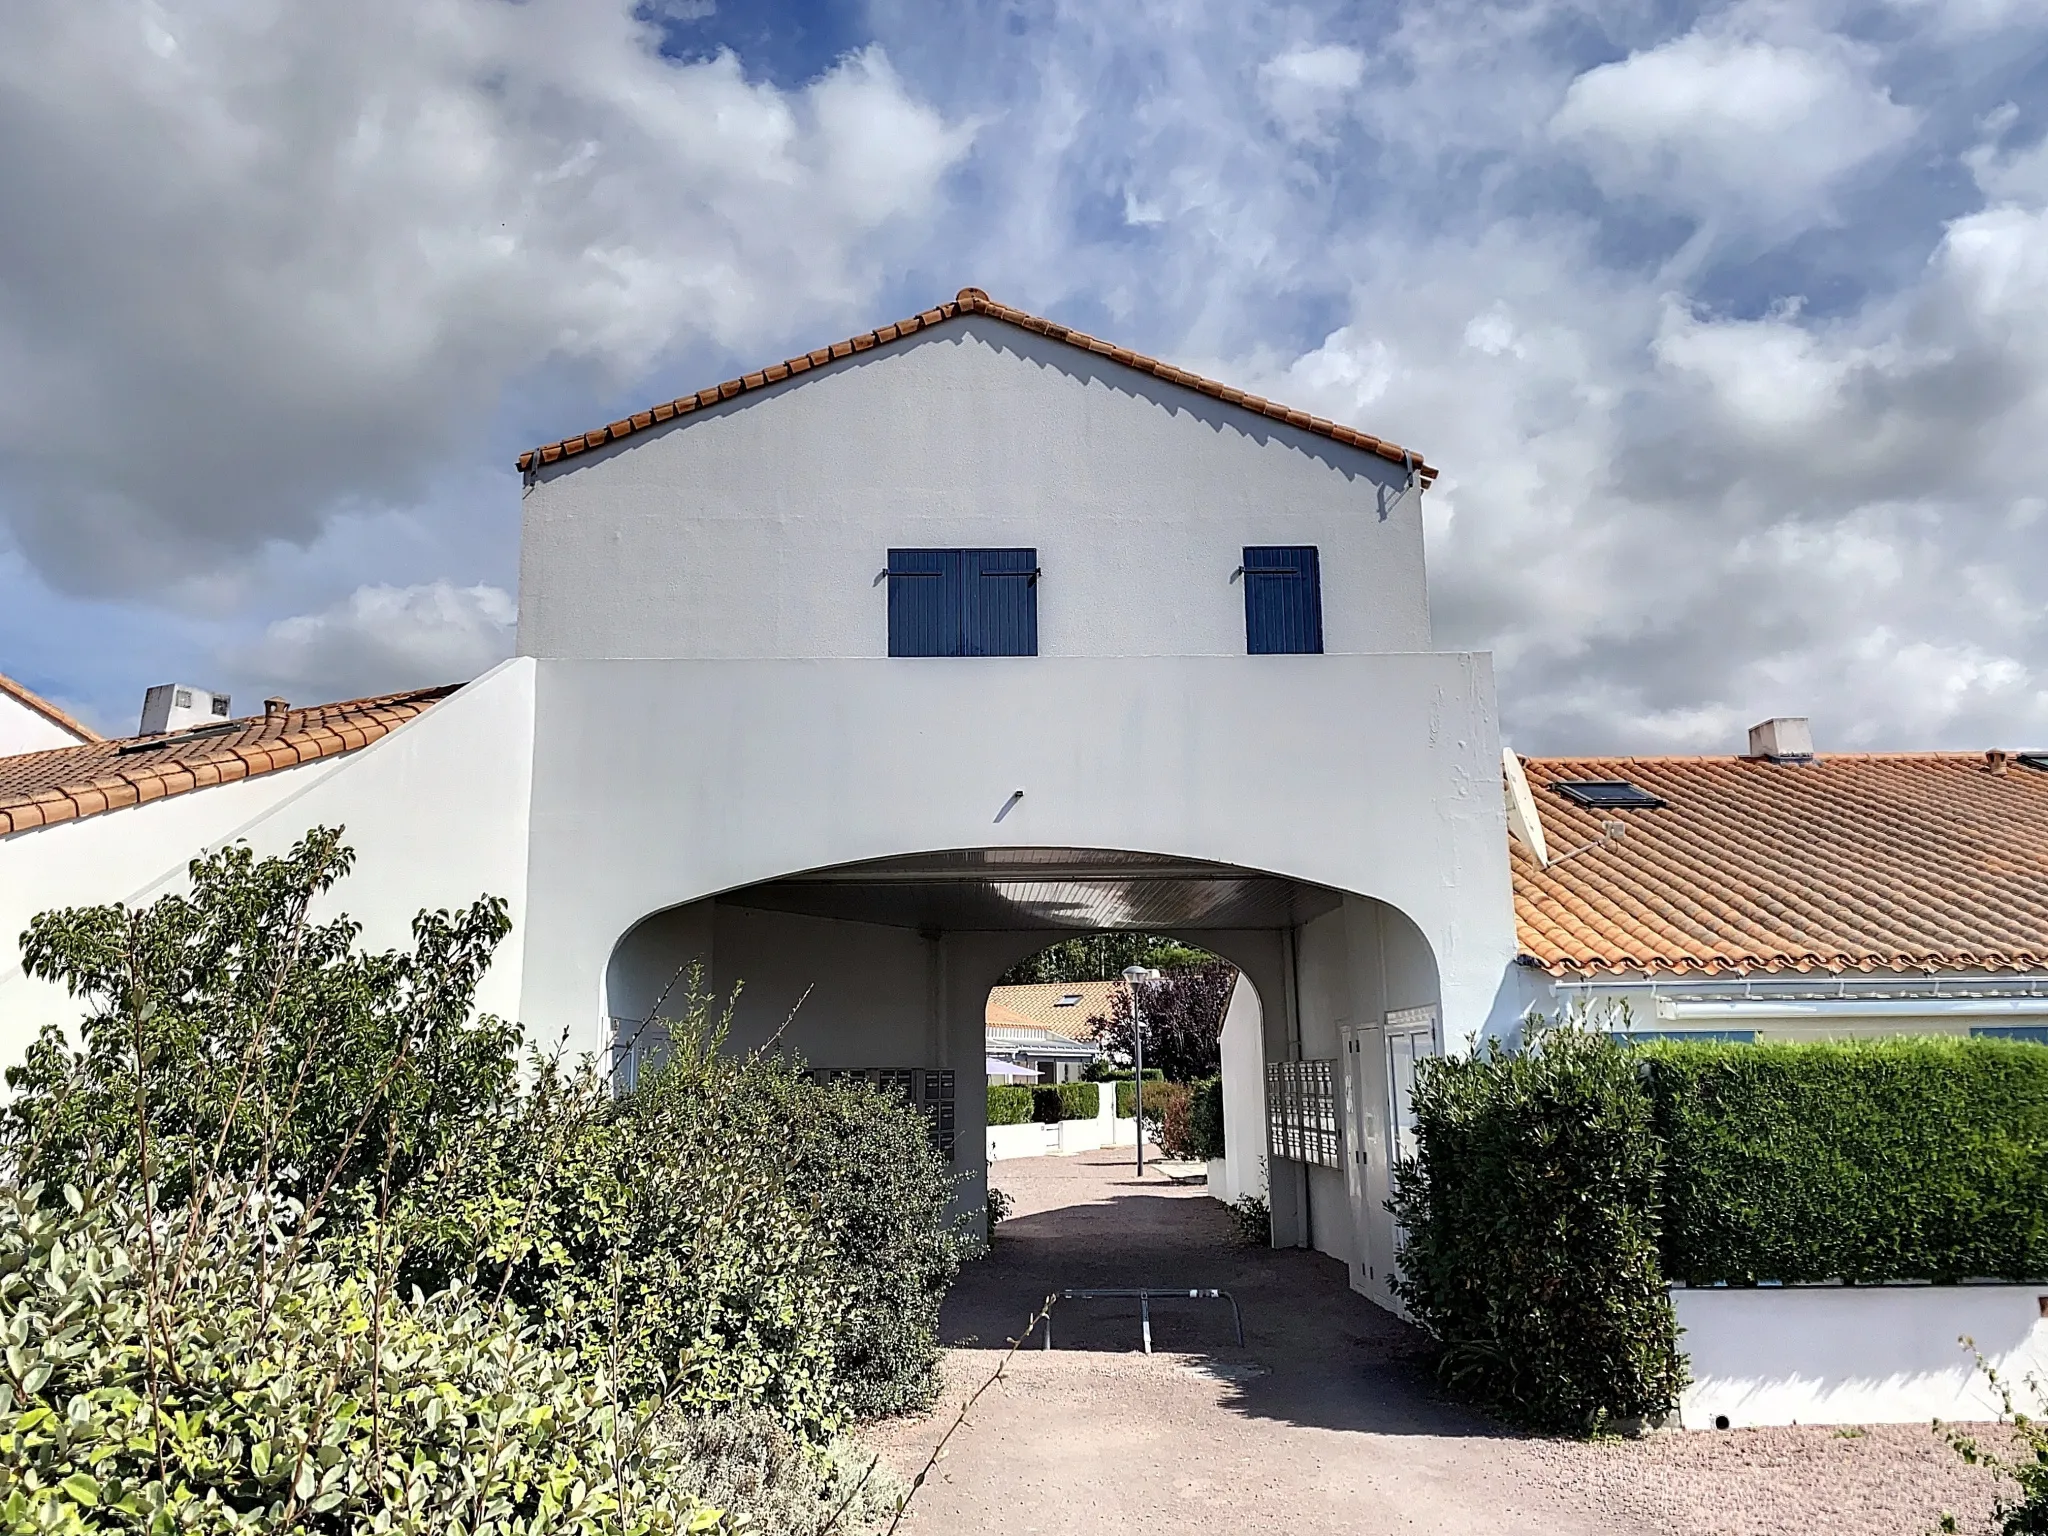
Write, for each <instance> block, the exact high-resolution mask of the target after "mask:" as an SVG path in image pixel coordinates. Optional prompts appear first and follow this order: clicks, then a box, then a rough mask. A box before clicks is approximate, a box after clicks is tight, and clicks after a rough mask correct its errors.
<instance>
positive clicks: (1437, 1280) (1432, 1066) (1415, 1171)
mask: <svg viewBox="0 0 2048 1536" xmlns="http://www.w3.org/2000/svg"><path fill="white" fill-rule="evenodd" d="M1636 1067H1637V1059H1636V1058H1635V1057H1634V1056H1632V1055H1631V1054H1630V1053H1629V1052H1628V1051H1627V1050H1625V1049H1623V1048H1622V1047H1620V1046H1617V1045H1616V1044H1614V1042H1613V1041H1612V1040H1610V1039H1609V1038H1608V1037H1607V1036H1606V1035H1605V1034H1604V1033H1597V1032H1594V1031H1590V1030H1585V1029H1580V1028H1572V1027H1564V1026H1558V1027H1552V1028H1549V1029H1532V1031H1531V1037H1530V1040H1529V1043H1528V1045H1527V1047H1526V1048H1525V1049H1524V1050H1523V1051H1522V1052H1521V1053H1519V1054H1509V1053H1507V1052H1505V1051H1503V1050H1501V1049H1500V1048H1499V1047H1498V1046H1497V1045H1494V1046H1490V1047H1489V1049H1488V1050H1487V1051H1486V1053H1485V1054H1482V1055H1478V1056H1474V1057H1471V1058H1465V1059H1453V1058H1439V1059H1436V1060H1432V1061H1426V1062H1423V1063H1422V1064H1421V1065H1420V1068H1419V1070H1418V1073H1417V1078H1416V1086H1415V1095H1414V1110H1415V1130H1416V1138H1417V1146H1418V1149H1419V1150H1418V1155H1417V1156H1416V1157H1415V1158H1414V1159H1412V1160H1408V1161H1405V1162H1403V1163H1401V1164H1400V1165H1398V1166H1397V1167H1396V1169H1395V1180H1394V1199H1393V1201H1392V1208H1393V1211H1394V1215H1395V1219H1396V1220H1397V1221H1398V1222H1399V1224H1400V1225H1401V1227H1402V1228H1403V1239H1402V1243H1401V1250H1400V1262H1401V1276H1400V1278H1399V1279H1398V1280H1396V1282H1395V1288H1396V1290H1397V1292H1398V1293H1399V1295H1400V1296H1401V1299H1402V1300H1403V1301H1404V1302H1406V1303H1407V1305H1408V1308H1409V1310H1410V1312H1411V1314H1412V1315H1413V1316H1414V1318H1415V1320H1416V1321H1417V1322H1418V1323H1420V1324H1421V1325H1422V1327H1423V1328H1425V1329H1426V1330H1427V1331H1428V1332H1429V1333H1430V1335H1431V1336H1432V1337H1433V1338H1434V1339H1435V1341H1436V1342H1437V1344H1438V1346H1439V1348H1440V1350H1441V1357H1440V1369H1441V1371H1442V1372H1443V1375H1444V1377H1445V1379H1446V1380H1447V1381H1448V1382H1450V1383H1451V1384H1452V1385H1454V1386H1455V1387H1456V1388H1458V1389H1459V1390H1461V1391H1462V1392H1464V1393H1465V1394H1467V1395H1469V1396H1471V1397H1472V1398H1474V1399H1476V1400H1478V1401H1479V1402H1481V1403H1483V1404H1485V1405H1487V1406H1489V1407H1491V1408H1493V1409H1495V1410H1497V1411H1499V1412H1501V1413H1503V1414H1505V1415H1507V1416H1509V1417H1512V1418H1515V1419H1519V1420H1521V1421H1522V1422H1524V1423H1527V1424H1530V1425H1532V1426H1535V1427H1537V1428H1542V1429H1550V1430H1563V1431H1567V1432H1572V1433H1586V1432H1590V1431H1595V1430H1598V1429H1600V1428H1602V1427H1603V1426H1605V1425H1609V1424H1613V1423H1616V1422H1625V1421H1629V1420H1636V1419H1648V1418H1655V1417H1657V1416H1660V1415H1663V1414H1665V1413H1668V1412H1669V1411H1670V1410H1671V1409H1672V1408H1673V1407H1674V1406H1675V1404H1676V1402H1677V1398H1678V1393H1679V1391H1680V1389H1681V1388H1682V1387H1683V1385H1684V1381H1685V1367H1684V1362H1683V1359H1682V1357H1681V1356H1680V1355H1679V1353H1678V1348H1677V1332H1678V1330H1677V1322H1676V1319H1675V1317H1674V1315H1673V1313H1672V1309H1671V1302H1670V1298H1669V1297H1668V1295H1667V1294H1666V1292H1665V1289H1664V1281H1663V1276H1662V1274H1661V1272H1660V1270H1659V1268H1658V1262H1657V1239H1658V1149H1657V1141H1656V1136H1655V1132H1654V1128H1653V1126H1652V1123H1651V1112H1650V1100H1649V1095H1648V1094H1647V1093H1646V1092H1645V1091H1644V1088H1643V1086H1642V1084H1641V1083H1640V1082H1639V1081H1638V1077H1637V1072H1636Z"/></svg>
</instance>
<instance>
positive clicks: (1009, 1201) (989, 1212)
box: [983, 1184, 1017, 1242]
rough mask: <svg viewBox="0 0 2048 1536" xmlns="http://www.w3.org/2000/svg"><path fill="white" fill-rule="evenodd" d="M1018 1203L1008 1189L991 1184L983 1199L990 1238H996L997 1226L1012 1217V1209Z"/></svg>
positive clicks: (992, 1239) (992, 1240) (990, 1239)
mask: <svg viewBox="0 0 2048 1536" xmlns="http://www.w3.org/2000/svg"><path fill="white" fill-rule="evenodd" d="M1016 1203H1017V1201H1016V1198H1015V1197H1014V1196H1013V1195H1011V1193H1010V1192H1009V1191H1008V1190H1007V1189H997V1188H996V1187H995V1185H993V1184H991V1185H989V1187H988V1193H987V1195H986V1196H985V1197H984V1199H983V1209H984V1214H985V1215H986V1217H987V1219H988V1240H989V1241H990V1242H994V1241H995V1240H996V1228H997V1227H1000V1226H1001V1225H1002V1224H1003V1223H1004V1222H1006V1221H1008V1220H1009V1219H1010V1210H1011V1208H1012V1207H1013V1206H1015V1205H1016Z"/></svg>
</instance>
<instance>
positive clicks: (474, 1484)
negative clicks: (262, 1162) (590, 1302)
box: [0, 1183, 724, 1536]
mask: <svg viewBox="0 0 2048 1536" xmlns="http://www.w3.org/2000/svg"><path fill="white" fill-rule="evenodd" d="M65 1193H66V1197H67V1198H66V1200H65V1201H64V1202H62V1203H55V1204H53V1203H51V1202H50V1201H48V1200H45V1199H44V1198H42V1196H43V1194H44V1191H43V1189H42V1188H41V1186H39V1185H36V1184H33V1183H31V1184H28V1185H25V1186H22V1187H18V1188H9V1189H6V1190H4V1191H0V1316H4V1318H5V1321H6V1326H7V1328H8V1336H9V1338H10V1340H11V1341H12V1347H11V1348H10V1349H9V1350H8V1351H7V1352H6V1354H7V1358H6V1364H5V1380H4V1385H0V1412H4V1413H5V1415H6V1419H7V1422H8V1424H9V1426H10V1428H9V1431H8V1433H7V1434H6V1435H5V1436H4V1437H0V1516H4V1518H5V1521H6V1524H7V1528H8V1529H10V1530H17V1531H20V1530H39V1529H40V1530H50V1531H61V1530H66V1529H69V1530H131V1531H144V1530H148V1531H177V1530H228V1529H238V1528H239V1529H257V1530H263V1529H287V1528H293V1527H300V1528H305V1529H310V1530H320V1531H334V1532H357V1531H362V1532H367V1531H370V1530H372V1529H377V1530H385V1529H394V1528H395V1529H409V1530H418V1531H442V1530H494V1531H510V1530H513V1529H517V1530H518V1531H520V1532H522V1533H534V1536H538V1533H542V1532H562V1533H570V1532H575V1533H582V1532H591V1533H595V1532H607V1533H609V1532H619V1531H629V1530H630V1531H639V1532H647V1533H649V1536H657V1533H668V1532H683V1531H698V1532H701V1531H708V1530H712V1529H717V1528H721V1527H722V1526H723V1524H724V1522H723V1518H722V1516H721V1514H720V1513H719V1512H718V1511H717V1510H716V1509H714V1508H711V1507H709V1506H707V1505H706V1504H705V1503H704V1502H703V1501H702V1500H701V1499H699V1498H698V1497H697V1495H696V1493H695V1492H694V1491H693V1490H694V1489H695V1488H696V1487H697V1486H698V1485H699V1481H700V1480H699V1479H698V1478H697V1477H696V1476H695V1475H693V1473H694V1469H693V1467H692V1465H691V1462H690V1459H689V1457H688V1455H687V1454H686V1450H685V1447H684V1446H683V1445H681V1444H679V1443H678V1442H677V1441H676V1440H675V1439H673V1438H671V1437H669V1436H666V1435H664V1434H662V1433H660V1432H659V1430H658V1427H657V1426H656V1424H655V1423H654V1420H653V1412H652V1410H651V1409H647V1408H636V1407H635V1406H633V1405H632V1404H630V1403H626V1402H622V1401H621V1400H620V1397H619V1394H618V1393H617V1391H616V1382H615V1380H614V1379H613V1378H612V1377H610V1376H609V1375H608V1374H607V1373H606V1372H605V1371H604V1370H603V1369H602V1368H601V1367H599V1368H595V1369H593V1367H592V1365H591V1364H589V1363H587V1362H585V1361H584V1360H582V1359H580V1358H579V1357H578V1356H577V1355H576V1354H575V1353H574V1352H571V1351H564V1350H560V1349H554V1348H550V1347H549V1346H548V1345H547V1344H546V1343H545V1342H544V1341H543V1340H542V1339H541V1337H540V1336H539V1334H538V1332H537V1330H536V1329H535V1327H534V1326H533V1324H532V1323H531V1322H530V1321H529V1320H528V1319H526V1318H525V1317H524V1316H522V1315H521V1313H520V1312H519V1311H518V1310H517V1309H516V1308H511V1307H504V1306H498V1305H493V1304H491V1303H489V1302H488V1300H487V1299H484V1298H480V1297H479V1296H478V1295H477V1293H475V1292H473V1291H469V1290H466V1289H461V1288H456V1289H451V1290H449V1291H446V1292H443V1293H441V1294H439V1295H436V1296H432V1297H425V1298H419V1297H415V1298H413V1299H410V1300H407V1299H401V1298H399V1297H398V1296H395V1295H392V1294H389V1293H388V1292H387V1291H386V1290H385V1288H384V1286H383V1285H382V1284H381V1282H380V1281H379V1280H378V1279H377V1278H376V1277H374V1276H366V1275H358V1274H351V1273H347V1272H345V1271H342V1270H339V1269H337V1268H335V1267H334V1266H333V1265H330V1264H328V1263H325V1262H323V1261H320V1260H318V1259H315V1258H312V1257H310V1256H301V1257H299V1258H297V1259H294V1258H293V1257H292V1253H293V1250H294V1247H295V1242H294V1238H295V1229H296V1228H297V1226H298V1220H297V1219H298V1218H299V1217H300V1216H301V1215H302V1212H301V1211H300V1209H299V1208H298V1207H297V1206H296V1205H294V1204H291V1203H289V1202H284V1201H276V1200H264V1201H255V1200H252V1199H251V1198H250V1196H251V1195H252V1194H256V1193H260V1192H255V1191H246V1190H245V1191H242V1192H241V1198H239V1199H237V1198H234V1197H232V1196H229V1197H225V1198H222V1199H219V1200H216V1201H213V1202H209V1203H208V1204H206V1205H205V1206H204V1207H203V1208H201V1207H195V1208H194V1212H193V1214H194V1216H195V1218H196V1219H195V1220H194V1221H192V1222H191V1223H186V1222H184V1221H179V1222H171V1223H165V1222H162V1221H161V1220H160V1219H159V1217H158V1213H157V1212H156V1211H155V1209H154V1207H153V1206H151V1205H150V1204H149V1203H148V1201H147V1200H146V1199H144V1198H138V1197H137V1195H136V1194H135V1193H134V1192H133V1185H132V1184H131V1185H130V1187H129V1189H128V1190H126V1191H122V1192H114V1191H111V1190H107V1191H102V1192H99V1193H96V1194H92V1195H85V1194H81V1193H80V1192H79V1191H78V1190H76V1189H70V1190H67V1191H66V1192H65ZM265 1215H267V1216H268V1217H269V1218H270V1219H268V1220H265V1219H262V1217H263V1216H265Z"/></svg>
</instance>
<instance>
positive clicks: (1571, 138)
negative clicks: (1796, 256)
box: [1549, 27, 1917, 228]
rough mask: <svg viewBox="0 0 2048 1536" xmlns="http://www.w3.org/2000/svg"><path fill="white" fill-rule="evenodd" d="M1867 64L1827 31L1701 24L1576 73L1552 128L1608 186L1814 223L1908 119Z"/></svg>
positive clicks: (1706, 210)
mask: <svg viewBox="0 0 2048 1536" xmlns="http://www.w3.org/2000/svg"><path fill="white" fill-rule="evenodd" d="M1871 62H1872V59H1871V56H1870V55H1869V53H1868V52H1867V51H1865V50H1861V49H1858V48H1856V47H1853V46H1851V45H1850V44H1848V43H1846V42H1844V41H1842V40H1840V39H1837V38H1827V37H1822V38H1818V39H1814V40H1812V41H1810V42H1808V43H1807V44H1805V45H1803V46H1802V45H1798V44H1791V43H1783V42H1773V41H1768V40H1765V39H1762V38H1753V37H1741V36H1737V35H1731V34H1729V33H1726V32H1723V31H1720V30H1714V29H1709V28H1706V27H1703V28H1702V29H1699V30H1695V31H1693V32H1689V33H1687V34H1686V35H1685V36H1683V37H1681V38H1677V39H1675V40H1674V41H1671V42H1667V43H1663V44H1661V45H1659V46H1657V47H1654V48H1648V49H1643V50H1641V51H1639V52H1636V53H1632V54H1630V55H1629V56H1628V57H1627V58H1626V59H1623V60H1620V61H1619V62H1617V63H1613V64H1603V65H1601V66H1599V67H1598V68H1596V69H1590V70H1588V71H1586V72H1585V73H1584V74H1582V75H1580V76H1579V77H1578V78H1577V79H1576V80H1574V81H1573V82H1572V84H1571V88H1570V90H1569V91H1567V92H1566V94H1565V98H1564V101H1563V104H1562V105H1561V106H1559V108H1558V110H1557V113H1556V115H1555V116H1554V117H1552V118H1551V119H1550V123H1549V132H1550V134H1551V135H1552V137H1554V138H1555V139H1556V140H1557V141H1558V142H1559V143H1561V144H1563V145H1565V146H1567V147H1569V148H1571V149H1572V150H1574V151H1576V152H1577V153H1578V154H1579V155H1580V156H1581V157H1582V158H1583V159H1584V161H1585V163H1586V165H1587V168H1588V169H1589V170H1590V171H1591V172H1592V174H1593V177H1594V179H1595V180H1596V181H1597V182H1598V183H1599V184H1600V186H1601V188H1602V189H1603V190H1604V191H1606V192H1608V193H1609V194H1611V195H1618V196H1631V195H1632V196H1640V197H1646V198H1649V199H1651V200H1653V201H1656V202H1660V203H1664V204H1666V205H1668V206H1670V207H1673V208H1676V209H1678V210H1681V211H1683V212H1686V213H1691V214H1696V215H1700V216H1703V217H1716V218H1720V219H1723V220H1726V221H1729V222H1734V223H1743V224H1749V223H1761V224H1764V225H1767V226H1770V227H1773V228H1778V227H1783V226H1787V225H1790V226H1792V227H1800V226H1803V225H1805V224H1808V223H1821V222H1825V221H1826V220H1828V219H1829V218H1830V217H1832V206H1831V201H1830V200H1831V197H1832V195H1833V193H1834V192H1835V190H1836V188H1837V187H1838V186H1839V185H1840V184H1841V183H1842V182H1843V181H1844V180H1845V179H1846V178H1847V177H1848V176H1849V175H1850V174H1851V173H1852V172H1855V171H1857V170H1859V169H1860V168H1862V167H1864V166H1865V165H1867V164H1868V163H1869V162H1870V161H1872V160H1874V159H1877V158H1879V157H1882V156H1884V155H1887V154H1889V153H1890V152H1892V151H1893V150H1895V149H1896V148H1897V147H1898V146H1899V145H1901V144H1902V143H1904V142H1905V140H1906V139H1907V138H1908V137H1909V136H1910V135H1911V133H1912V132H1913V129H1914V126H1915V123H1916V120H1917V114H1916V113H1914V112H1913V111H1912V110H1911V109H1910V108H1907V107H1904V106H1901V105H1899V104H1898V103H1896V102H1894V101H1893V100H1892V99H1891V96H1890V94H1889V93H1888V92H1887V91H1886V90H1885V89H1884V88H1883V87H1881V86H1879V85H1877V84H1875V83H1874V82H1873V81H1872V80H1871V78H1870V74H1869V66H1870V64H1871Z"/></svg>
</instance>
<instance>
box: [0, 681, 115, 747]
mask: <svg viewBox="0 0 2048 1536" xmlns="http://www.w3.org/2000/svg"><path fill="white" fill-rule="evenodd" d="M0 696H4V697H6V698H10V699H12V700H14V702H15V703H17V704H20V705H23V706H24V707H26V708H28V709H32V710H34V711H35V712H36V713H37V714H39V715H41V716H42V717H43V718H44V719H45V720H47V721H49V722H50V724H52V725H54V726H56V727H57V729H58V730H60V731H69V732H70V733H71V734H72V735H74V736H76V737H77V738H78V739H79V740H80V741H102V740H104V739H105V738H104V737H102V736H101V735H100V733H99V732H98V731H96V730H94V729H93V728H92V727H91V726H89V725H87V724H86V723H85V722H84V721H82V720H78V719H75V718H73V717H72V716H70V715H68V714H66V713H65V712H64V711H63V710H61V709H59V708H58V707H57V706H56V705H54V704H52V703H51V702H50V701H49V700H48V699H46V698H44V697H42V696H41V695H40V694H36V693H31V692H30V691H29V690H28V689H26V688H24V687H22V686H21V684H19V683H17V682H16V681H15V680H14V679H13V678H11V677H9V676H8V675H7V674H6V673H4V672H0Z"/></svg>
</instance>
